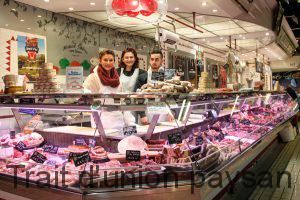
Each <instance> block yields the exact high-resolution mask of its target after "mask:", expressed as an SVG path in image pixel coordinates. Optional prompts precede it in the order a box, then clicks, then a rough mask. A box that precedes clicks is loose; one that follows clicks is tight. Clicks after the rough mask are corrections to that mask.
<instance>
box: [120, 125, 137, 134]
mask: <svg viewBox="0 0 300 200" xmlns="http://www.w3.org/2000/svg"><path fill="white" fill-rule="evenodd" d="M123 134H124V136H131V135H136V134H137V129H136V126H126V127H124V128H123Z"/></svg>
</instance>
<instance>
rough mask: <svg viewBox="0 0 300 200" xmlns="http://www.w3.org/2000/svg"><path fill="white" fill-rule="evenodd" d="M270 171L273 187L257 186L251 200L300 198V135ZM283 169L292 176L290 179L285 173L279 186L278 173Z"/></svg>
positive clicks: (286, 147) (290, 143)
mask: <svg viewBox="0 0 300 200" xmlns="http://www.w3.org/2000/svg"><path fill="white" fill-rule="evenodd" d="M269 171H270V172H271V174H272V187H257V188H256V189H255V191H254V192H253V194H252V195H251V197H250V199H251V200H268V199H270V200H300V135H298V136H297V137H296V139H295V140H294V141H292V142H289V143H288V144H287V145H286V146H285V147H284V149H283V151H282V152H281V153H280V155H279V156H278V158H277V159H276V161H275V162H274V164H273V165H272V167H271V169H270V170H269ZM282 171H286V172H289V173H290V175H291V176H290V177H291V178H290V181H288V176H287V175H283V176H282V179H281V180H280V184H279V186H277V179H278V177H280V176H278V175H277V174H278V173H280V172H282ZM289 183H290V185H289ZM289 186H290V187H289Z"/></svg>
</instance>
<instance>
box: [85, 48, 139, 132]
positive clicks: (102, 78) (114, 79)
mask: <svg viewBox="0 0 300 200" xmlns="http://www.w3.org/2000/svg"><path fill="white" fill-rule="evenodd" d="M99 61H100V64H99V66H97V67H96V68H95V69H94V70H93V73H91V74H90V75H89V76H88V77H87V78H86V80H85V81H84V84H83V87H84V90H85V92H89V93H101V94H112V93H119V92H122V85H121V83H120V79H119V75H118V72H117V70H116V69H115V66H114V64H115V54H114V52H113V51H111V50H103V51H101V52H100V54H99ZM105 103H106V104H114V102H113V99H105ZM101 121H102V124H103V127H104V128H105V129H118V130H121V129H123V127H124V126H128V125H133V124H134V121H135V119H134V117H133V116H132V115H131V113H130V112H124V114H123V113H122V112H121V111H112V112H103V113H102V114H101ZM92 126H95V124H94V122H93V118H92Z"/></svg>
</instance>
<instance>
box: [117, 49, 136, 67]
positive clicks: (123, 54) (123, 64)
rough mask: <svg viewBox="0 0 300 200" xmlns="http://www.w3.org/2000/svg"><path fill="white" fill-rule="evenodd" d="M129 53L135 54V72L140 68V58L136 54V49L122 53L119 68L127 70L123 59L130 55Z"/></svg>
mask: <svg viewBox="0 0 300 200" xmlns="http://www.w3.org/2000/svg"><path fill="white" fill-rule="evenodd" d="M129 52H130V53H133V55H134V58H135V62H134V64H133V66H132V70H135V69H136V68H139V58H138V56H137V53H136V51H135V49H134V48H127V49H125V50H124V51H122V55H121V61H120V64H119V67H120V68H126V65H125V63H124V62H123V58H124V56H125V53H129Z"/></svg>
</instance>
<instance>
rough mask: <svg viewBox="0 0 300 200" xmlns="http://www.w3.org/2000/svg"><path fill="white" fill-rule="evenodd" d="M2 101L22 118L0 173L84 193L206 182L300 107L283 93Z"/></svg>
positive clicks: (4, 148) (2, 155)
mask: <svg viewBox="0 0 300 200" xmlns="http://www.w3.org/2000/svg"><path fill="white" fill-rule="evenodd" d="M0 107H1V109H3V110H4V109H6V110H7V109H9V110H11V112H12V114H13V116H14V117H15V119H16V122H17V128H15V129H13V130H12V129H10V130H2V131H1V133H2V135H0V145H1V148H0V179H1V177H11V178H12V177H17V178H18V180H19V181H20V182H26V183H28V184H38V185H44V186H45V185H46V186H49V187H51V188H59V189H64V190H70V191H74V192H79V193H81V192H87V193H88V192H91V191H92V192H96V193H98V192H108V191H116V190H124V189H137V188H139V189H140V188H153V187H171V186H174V184H176V185H185V184H191V178H192V179H193V181H201V180H200V179H199V176H200V175H201V176H205V177H209V176H210V174H211V173H212V172H214V171H218V170H219V169H221V168H222V167H224V166H226V165H228V164H230V163H231V162H233V161H234V159H235V158H237V157H238V156H239V155H241V154H242V153H243V152H246V151H247V150H249V149H250V148H251V147H253V146H254V145H256V144H258V143H259V142H260V141H261V140H262V139H263V138H264V137H265V136H267V135H268V134H270V133H272V131H273V130H274V128H276V127H278V126H279V125H280V124H282V123H284V122H286V121H288V120H289V119H290V118H291V117H293V116H294V115H295V114H296V112H297V111H298V107H297V103H295V102H294V101H292V99H291V98H290V97H289V96H288V95H287V94H282V93H255V94H252V93H251V94H243V93H231V94H207V95H193V94H189V95H186V96H184V97H180V96H176V95H171V96H168V95H159V94H157V95H153V94H143V96H139V95H130V94H127V95H125V94H124V95H119V96H118V95H92V94H89V95H72V94H69V95H68V94H67V95H59V94H56V95H55V96H51V95H50V96H49V95H48V96H47V95H45V96H43V95H2V96H0ZM139 112H144V113H145V115H146V116H147V117H148V121H149V124H148V125H140V124H139V122H138V120H136V118H135V115H136V114H137V113H139Z"/></svg>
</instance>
